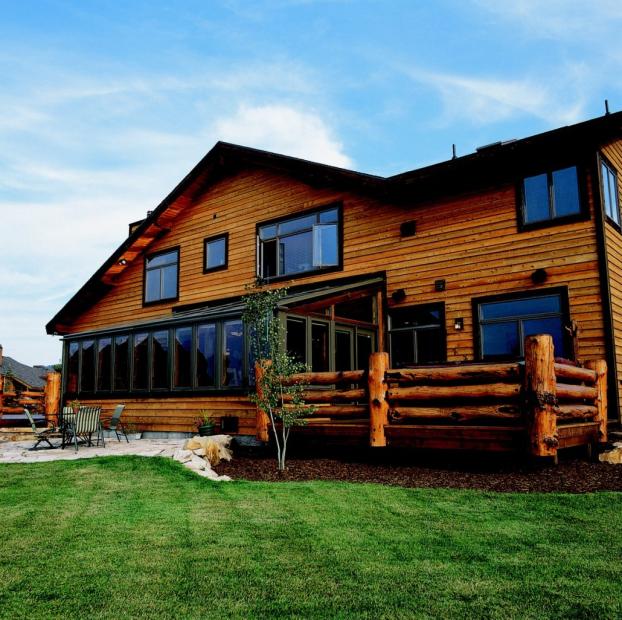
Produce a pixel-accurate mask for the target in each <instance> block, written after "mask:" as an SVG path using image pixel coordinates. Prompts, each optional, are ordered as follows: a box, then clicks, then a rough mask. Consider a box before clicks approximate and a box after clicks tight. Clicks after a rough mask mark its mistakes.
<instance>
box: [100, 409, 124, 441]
mask: <svg viewBox="0 0 622 620" xmlns="http://www.w3.org/2000/svg"><path fill="white" fill-rule="evenodd" d="M124 409H125V405H117V406H116V407H115V408H114V413H113V414H112V417H111V418H110V422H109V423H108V426H107V427H104V430H106V431H111V432H112V431H114V433H115V435H116V436H117V439H118V440H119V441H121V437H120V436H119V433H121V434H122V435H123V436H124V437H125V441H127V443H130V440H129V439H128V438H127V433H126V432H125V428H124V426H123V424H122V423H121V414H122V413H123V410H124Z"/></svg>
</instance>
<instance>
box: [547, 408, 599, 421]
mask: <svg viewBox="0 0 622 620" xmlns="http://www.w3.org/2000/svg"><path fill="white" fill-rule="evenodd" d="M555 413H556V414H557V419H558V420H589V419H591V418H593V417H594V416H595V415H596V414H597V413H598V409H597V408H596V407H594V406H593V405H561V406H559V407H557V409H556V410H555Z"/></svg>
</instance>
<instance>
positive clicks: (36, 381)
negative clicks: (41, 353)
mask: <svg viewBox="0 0 622 620" xmlns="http://www.w3.org/2000/svg"><path fill="white" fill-rule="evenodd" d="M9 370H10V371H11V373H12V375H13V378H14V379H16V380H17V381H18V382H19V383H23V384H24V385H25V386H26V387H29V388H32V389H34V390H42V389H43V388H44V387H45V380H46V379H45V376H46V374H47V373H48V372H49V369H48V368H47V367H46V366H35V367H34V368H33V367H32V366H27V365H26V364H22V363H21V362H18V361H17V360H14V359H13V358H12V357H8V356H6V355H4V356H3V357H2V364H0V375H2V376H5V375H6V374H7V373H8V372H9Z"/></svg>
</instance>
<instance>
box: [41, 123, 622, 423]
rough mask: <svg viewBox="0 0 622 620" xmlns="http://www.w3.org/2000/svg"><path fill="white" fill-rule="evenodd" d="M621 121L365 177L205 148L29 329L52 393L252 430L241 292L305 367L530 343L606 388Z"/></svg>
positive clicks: (611, 357)
mask: <svg viewBox="0 0 622 620" xmlns="http://www.w3.org/2000/svg"><path fill="white" fill-rule="evenodd" d="M621 170H622V113H615V114H608V115H606V116H603V117H600V118H595V119H592V120H589V121H587V122H583V123H580V124H576V125H573V126H568V127H563V128H560V129H557V130H554V131H550V132H547V133H543V134H539V135H535V136H532V137H529V138H525V139H521V140H515V141H510V142H504V143H501V142H499V143H495V144H490V145H487V146H484V147H481V148H479V149H477V151H476V152H475V153H473V154H469V155H466V156H464V157H457V158H453V159H451V160H448V161H445V162H442V163H439V164H436V165H432V166H428V167H425V168H421V169H417V170H413V171H410V172H405V173H403V174H399V175H396V176H392V177H388V178H383V177H378V176H373V175H368V174H362V173H359V172H353V171H350V170H344V169H338V168H335V167H331V166H326V165H321V164H317V163H312V162H309V161H304V160H301V159H296V158H292V157H286V156H283V155H278V154H275V153H269V152H264V151H260V150H256V149H251V148H246V147H242V146H236V145H232V144H227V143H222V142H219V143H218V144H216V145H215V146H214V148H213V149H212V150H211V151H210V152H209V153H208V154H207V155H206V156H205V157H204V158H203V159H202V160H201V161H200V162H199V163H198V164H197V165H196V167H195V168H194V169H193V170H192V171H191V172H190V173H189V174H188V175H187V176H186V177H185V178H184V179H183V180H182V181H181V182H180V183H179V185H178V186H177V187H176V188H175V189H174V190H173V191H172V192H171V193H170V194H169V195H168V196H167V197H166V198H165V199H164V200H163V201H162V203H161V204H160V205H159V206H158V207H157V208H155V209H154V210H153V211H152V212H151V213H150V214H149V215H148V217H147V218H146V219H145V220H144V221H141V222H135V223H134V224H132V225H131V226H130V234H129V236H128V238H126V239H125V240H124V241H123V243H121V245H120V246H119V248H118V249H117V250H116V251H115V252H114V253H113V254H112V256H110V258H109V259H108V260H107V261H106V262H105V263H104V264H103V265H102V266H101V267H100V268H99V269H98V270H97V271H96V272H95V274H94V275H93V276H92V277H91V278H90V279H89V280H88V282H86V284H84V286H83V287H82V288H81V289H80V290H79V291H78V292H77V293H76V294H75V295H74V297H73V298H72V299H70V301H69V302H68V303H67V304H66V305H65V306H64V307H63V308H62V309H61V310H60V311H59V312H58V313H57V314H56V316H55V317H54V318H53V319H52V320H51V321H50V322H49V323H48V325H47V331H48V333H49V334H61V335H62V336H63V337H64V353H63V365H64V372H63V376H64V385H63V394H64V399H65V400H68V399H73V398H78V399H80V401H83V402H97V403H103V404H104V407H108V408H112V407H113V405H114V404H115V403H117V402H125V403H126V412H127V415H128V418H129V419H130V420H133V421H134V422H135V423H136V424H137V425H138V426H139V427H140V428H142V429H143V430H144V431H175V432H179V431H183V432H188V431H192V424H193V419H194V418H195V417H196V416H197V414H198V411H199V410H202V409H207V410H209V411H210V412H211V413H212V414H213V415H214V416H215V417H217V418H227V417H232V418H234V419H237V424H235V425H234V428H235V427H236V426H237V432H238V433H240V434H254V433H255V430H256V411H255V408H254V407H253V406H252V405H251V404H250V402H249V400H248V398H247V394H248V390H249V389H252V387H249V366H250V363H249V351H248V345H247V341H246V337H245V328H244V325H243V324H242V322H241V318H240V316H241V310H242V306H241V303H240V297H241V296H242V295H243V294H244V293H245V287H246V286H247V285H249V284H252V283H253V282H254V281H255V280H256V278H258V277H259V278H261V279H263V281H264V282H266V285H267V286H275V287H276V286H287V287H288V291H289V292H288V296H287V298H286V299H285V300H283V302H282V304H281V315H282V320H283V325H284V326H285V330H286V338H287V345H288V347H289V349H290V351H292V352H294V353H295V354H296V355H297V356H298V357H299V358H300V359H301V360H303V361H305V362H307V363H308V365H309V366H310V368H311V369H312V371H313V372H316V373H317V372H322V371H342V370H349V369H366V368H367V364H368V359H369V356H370V353H372V352H375V351H387V352H388V353H389V355H390V366H391V368H394V369H395V368H398V369H399V368H404V367H411V366H415V367H416V366H424V365H428V364H439V363H440V364H448V365H449V364H454V363H463V362H465V361H475V362H478V361H481V362H498V361H507V360H520V359H521V358H522V357H523V355H524V350H523V342H524V338H525V337H526V336H529V335H530V334H540V333H547V334H551V335H552V337H553V341H554V345H555V355H556V356H557V357H561V358H566V359H570V360H575V361H580V362H587V361H589V360H597V359H601V358H602V359H605V360H606V361H607V366H608V373H609V376H608V386H609V417H610V419H611V420H618V419H619V415H620V413H619V406H618V403H619V400H620V395H619V393H620V389H621V381H620V380H621V379H622V374H621V373H622V229H621V221H620V205H619V194H620V191H621V186H620V183H621V179H620V174H621V172H620V171H621Z"/></svg>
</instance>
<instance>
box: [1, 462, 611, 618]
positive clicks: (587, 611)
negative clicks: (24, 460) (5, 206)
mask: <svg viewBox="0 0 622 620" xmlns="http://www.w3.org/2000/svg"><path fill="white" fill-rule="evenodd" d="M621 557H622V494H617V493H598V494H590V495H562V494H550V495H547V494H542V495H537V494H529V495H520V494H495V493H482V492H475V491H456V490H440V489H439V490H429V489H427V490H424V489H402V488H396V487H382V486H378V485H360V484H346V483H326V482H317V483H281V484H269V483H250V482H234V483H226V484H223V483H211V482H209V481H207V480H204V479H201V478H199V477H197V476H195V475H194V474H192V473H191V472H189V471H187V470H184V469H183V468H182V467H181V466H179V465H178V464H177V463H174V462H173V461H171V460H164V459H146V458H140V457H125V458H101V459H93V460H87V461H74V462H55V463H46V464H37V465H3V466H0V617H3V618H25V617H28V618H43V617H45V618H50V617H74V618H85V617H89V618H122V617H145V618H191V617H196V618H206V617H207V618H212V617H214V618H230V617H236V618H252V617H273V616H278V617H300V618H346V617H351V618H374V619H376V618H412V617H429V618H447V617H454V618H465V617H478V618H479V617H486V618H514V617H515V618H543V617H558V618H569V617H571V618H614V617H621V616H622V564H621V562H620V558H621Z"/></svg>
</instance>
